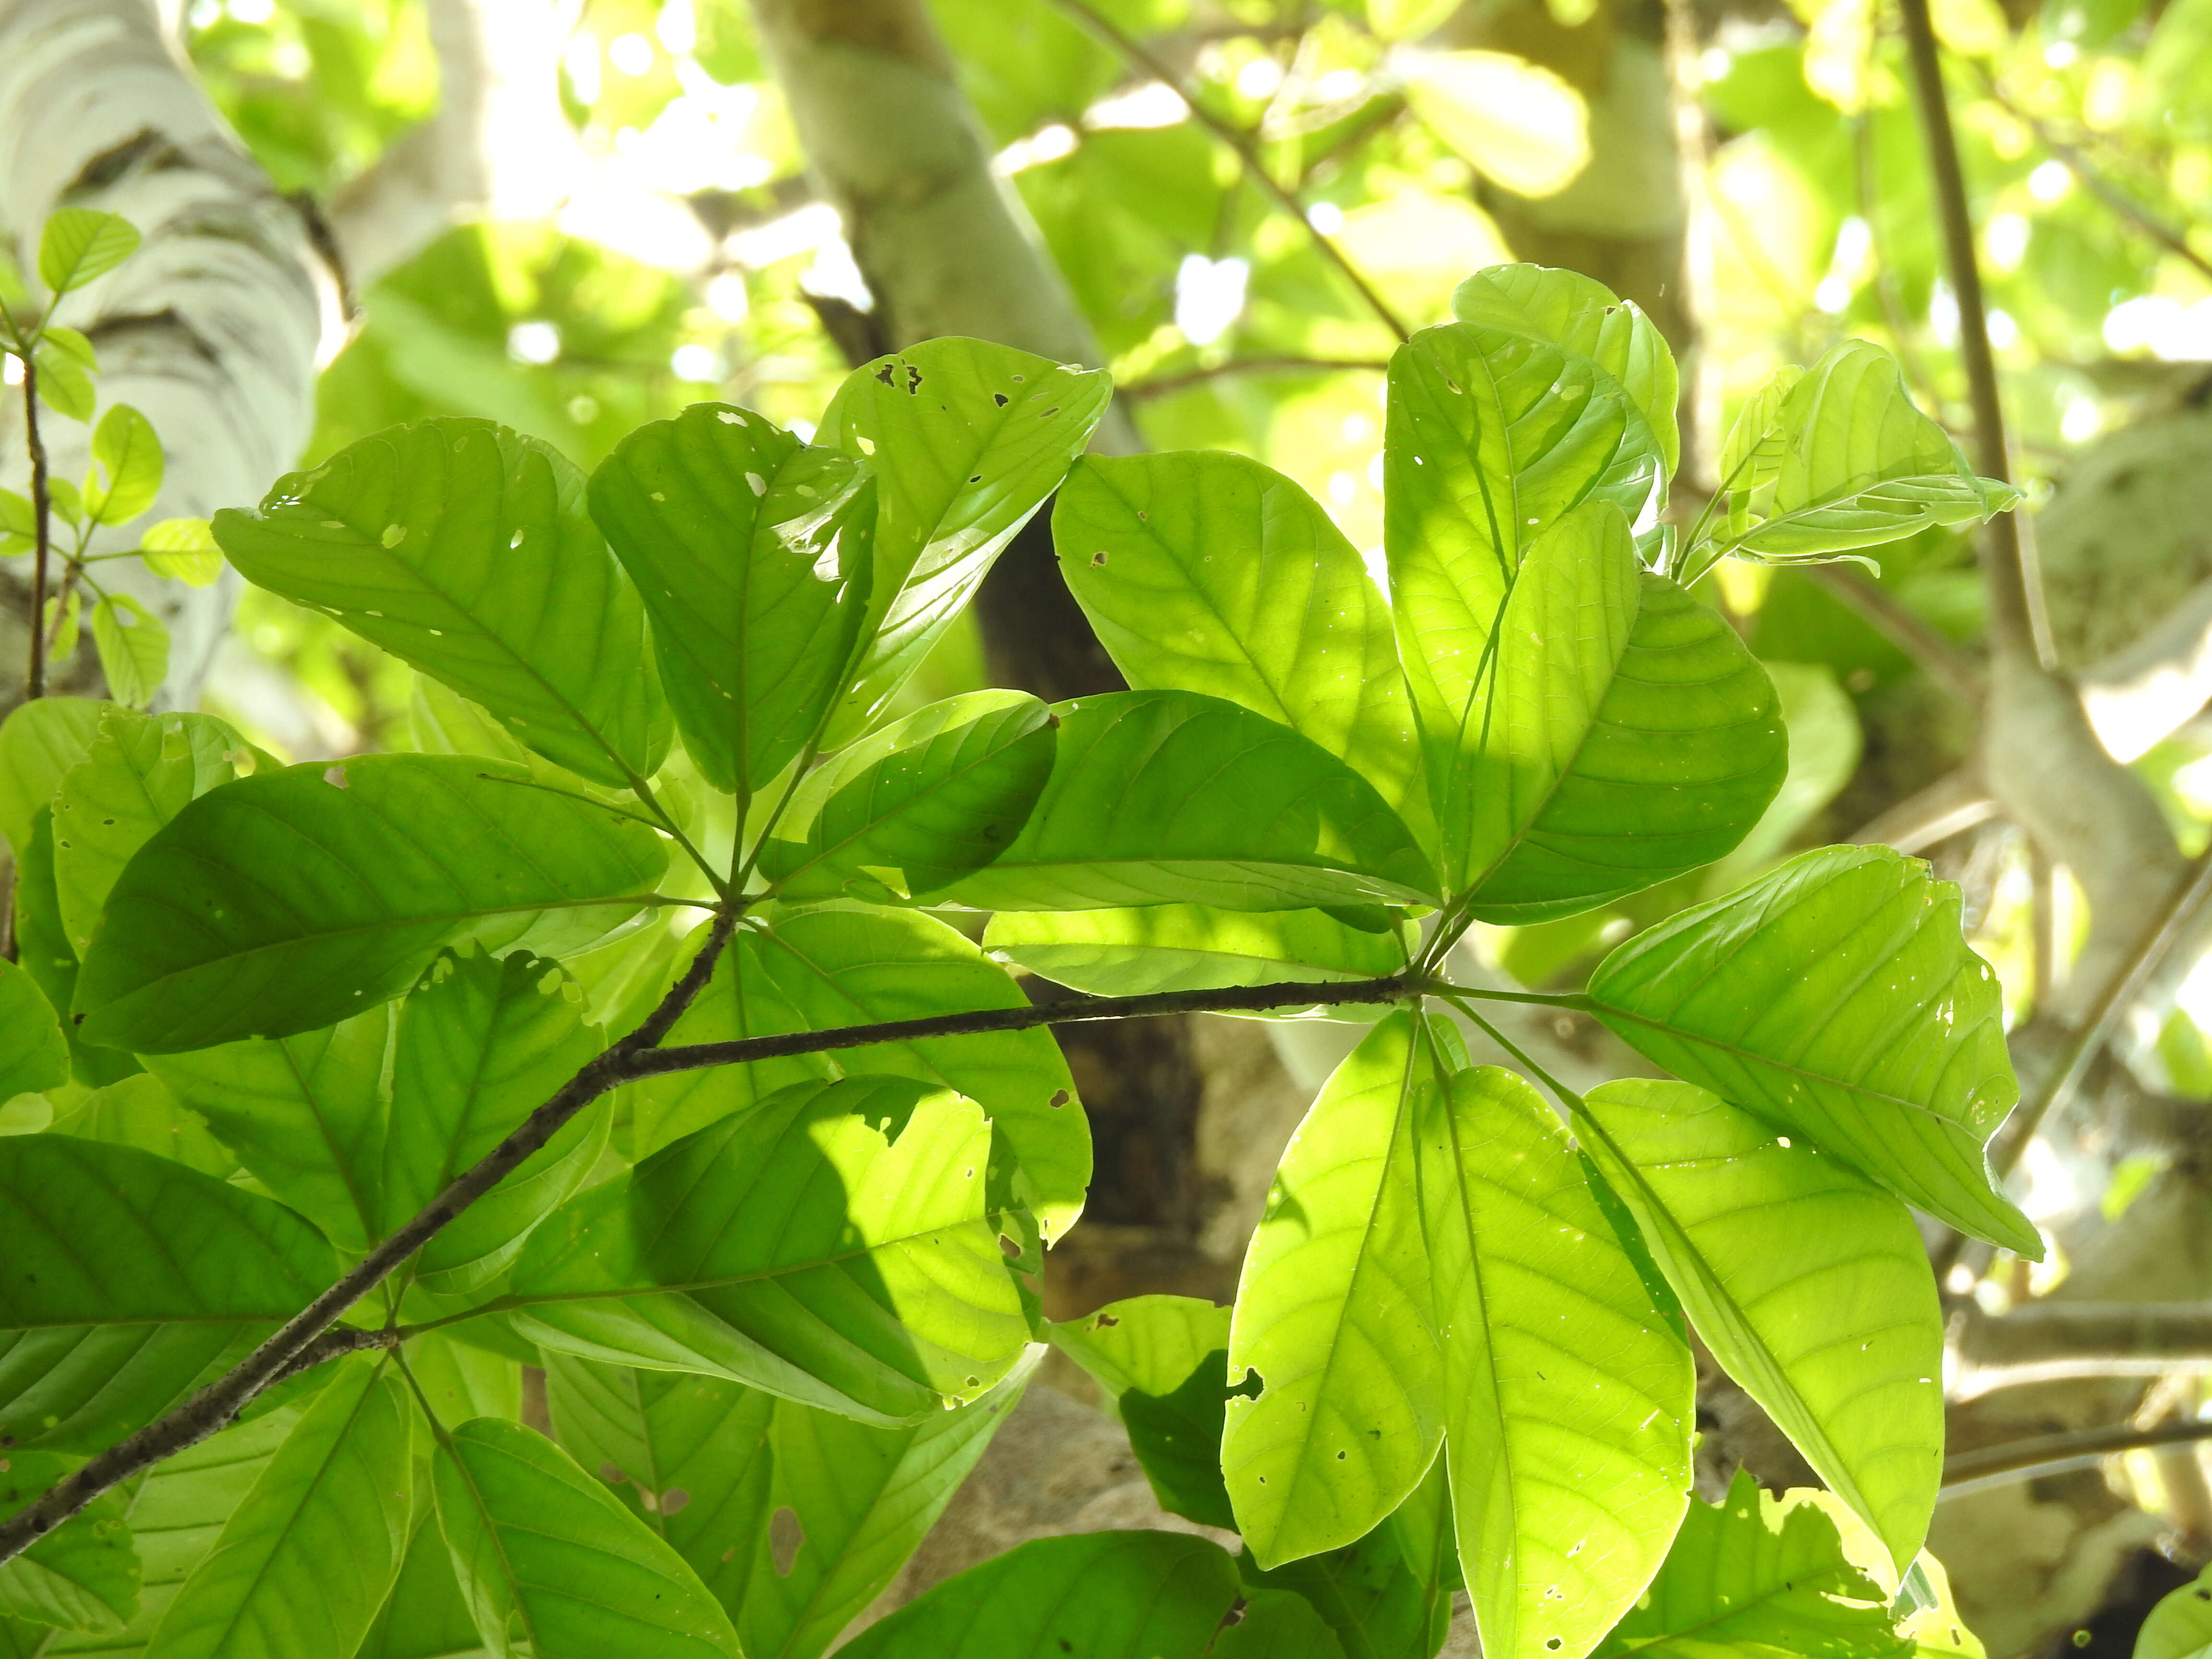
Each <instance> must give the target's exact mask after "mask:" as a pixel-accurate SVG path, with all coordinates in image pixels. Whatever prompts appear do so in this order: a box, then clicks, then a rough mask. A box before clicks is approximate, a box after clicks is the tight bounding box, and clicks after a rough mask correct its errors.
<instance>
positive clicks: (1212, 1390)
mask: <svg viewBox="0 0 2212 1659" xmlns="http://www.w3.org/2000/svg"><path fill="white" fill-rule="evenodd" d="M1047 1334H1048V1336H1049V1337H1050V1338H1051V1340H1052V1341H1053V1343H1054V1346H1057V1347H1058V1348H1060V1351H1061V1352H1064V1353H1066V1354H1067V1355H1068V1357H1069V1358H1073V1360H1074V1361H1075V1362H1076V1363H1077V1364H1079V1365H1081V1366H1082V1367H1083V1368H1084V1369H1085V1370H1086V1371H1089V1372H1090V1373H1091V1376H1093V1377H1094V1378H1095V1379H1097V1382H1098V1384H1099V1386H1100V1387H1102V1388H1103V1389H1105V1390H1106V1392H1107V1394H1108V1395H1109V1396H1110V1397H1111V1398H1112V1400H1113V1401H1114V1404H1115V1410H1117V1411H1118V1412H1119V1413H1121V1422H1122V1424H1123V1425H1124V1426H1125V1427H1127V1430H1128V1431H1129V1445H1130V1449H1132V1450H1133V1451H1134V1452H1135V1453H1136V1454H1137V1461H1138V1462H1139V1463H1140V1464H1142V1465H1143V1466H1144V1470H1145V1479H1146V1480H1148V1481H1149V1482H1150V1483H1151V1484H1152V1495H1153V1496H1154V1497H1155V1498H1158V1499H1159V1503H1160V1507H1161V1508H1162V1509H1164V1510H1167V1511H1168V1513H1170V1515H1180V1516H1182V1517H1183V1518H1184V1519H1186V1520H1189V1521H1196V1522H1200V1524H1201V1525H1204V1526H1209V1527H1222V1528H1231V1529H1234V1528H1235V1527H1236V1525H1237V1518H1236V1516H1235V1514H1234V1513H1233V1512H1232V1511H1231V1509H1230V1505H1229V1492H1228V1489H1227V1487H1226V1486H1225V1485H1224V1484H1223V1481H1222V1475H1221V1437H1222V1431H1223V1428H1224V1426H1225V1423H1226V1420H1227V1407H1228V1399H1229V1310H1228V1309H1226V1308H1222V1307H1216V1306H1215V1305H1214V1304H1212V1303H1211V1302H1200V1301H1197V1300H1194V1298H1192V1297H1184V1296H1139V1297H1129V1298H1127V1300H1124V1301H1121V1302H1109V1304H1106V1306H1104V1307H1103V1308H1101V1309H1099V1310H1097V1312H1096V1313H1093V1314H1091V1315H1090V1316H1088V1317H1086V1318H1084V1319H1080V1320H1071V1321H1069V1322H1066V1324H1064V1325H1053V1326H1048V1327H1047Z"/></svg>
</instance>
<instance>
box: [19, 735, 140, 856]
mask: <svg viewBox="0 0 2212 1659" xmlns="http://www.w3.org/2000/svg"><path fill="white" fill-rule="evenodd" d="M114 707H115V705H114V704H113V703H112V702H94V700H93V699H91V698H89V697H40V698H39V699H38V700H37V701H36V702H27V703H22V704H20V705H18V706H17V707H16V708H15V710H14V712H12V713H11V714H9V716H8V718H7V720H5V721H4V722H0V835H4V836H7V837H8V844H9V846H10V847H11V848H14V849H15V856H16V857H17V858H19V859H20V858H21V857H22V856H23V854H24V853H25V852H26V850H27V849H28V848H29V846H30V844H31V820H32V819H33V817H37V815H38V812H39V810H40V808H41V807H43V806H46V805H50V804H51V803H52V800H53V798H54V791H55V790H57V789H58V788H60V787H61V781H62V775H63V774H64V773H65V772H67V771H68V770H69V769H70V768H71V767H72V766H75V765H76V763H78V762H79V761H81V760H82V759H83V758H84V757H85V751H86V750H88V749H89V748H90V747H91V746H92V741H93V739H94V738H96V737H97V736H99V735H100V716H101V715H103V714H106V712H107V711H108V710H109V709H111V708H114Z"/></svg>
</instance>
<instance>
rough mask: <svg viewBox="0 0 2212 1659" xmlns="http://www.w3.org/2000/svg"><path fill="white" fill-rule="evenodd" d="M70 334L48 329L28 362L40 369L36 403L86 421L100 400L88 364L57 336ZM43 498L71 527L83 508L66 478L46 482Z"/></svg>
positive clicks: (69, 416)
mask: <svg viewBox="0 0 2212 1659" xmlns="http://www.w3.org/2000/svg"><path fill="white" fill-rule="evenodd" d="M66 332H71V331H65V330H62V329H48V330H47V331H46V336H45V337H44V338H42V339H41V340H40V342H39V343H38V344H37V345H36V346H34V347H33V348H32V351H31V361H32V362H33V363H34V364H36V365H37V366H38V370H39V401H40V403H42V404H46V407H47V408H48V409H51V410H53V411H54V413H55V414H57V415H63V416H67V417H68V418H69V419H70V420H72V421H85V422H89V421H90V420H91V419H92V411H93V410H95V409H97V408H98V407H99V406H100V398H99V395H98V394H97V393H96V392H94V391H93V389H92V376H91V374H89V373H88V372H87V371H88V368H90V365H88V364H86V363H83V362H80V361H79V360H78V357H77V355H76V353H75V352H73V351H72V350H70V348H69V347H68V346H67V345H64V343H62V341H61V339H60V338H58V336H61V335H63V334H64V333H66ZM79 338H82V336H79ZM46 495H47V500H48V502H49V504H50V505H51V506H52V508H53V510H54V511H55V512H56V513H59V514H60V515H61V516H62V517H63V518H64V519H65V520H68V521H69V522H70V524H76V523H77V522H78V521H79V520H80V518H81V516H82V505H81V503H80V501H79V500H78V496H77V492H76V485H75V484H73V483H70V481H69V480H68V479H66V478H54V479H52V480H50V481H49V482H48V483H47V486H46Z"/></svg>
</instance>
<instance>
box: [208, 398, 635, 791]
mask: <svg viewBox="0 0 2212 1659" xmlns="http://www.w3.org/2000/svg"><path fill="white" fill-rule="evenodd" d="M215 537H216V541H217V542H219V543H220V544H222V550H223V551H224V552H225V553H227V554H228V555H229V556H230V562H232V563H233V564H234V565H236V566H237V567H238V568H239V569H240V571H242V572H243V573H244V574H245V575H246V580H249V581H252V582H255V583H257V584H258V585H259V586H263V587H266V588H270V589H271V590H273V591H274V592H278V593H282V594H283V596H284V597H285V598H287V599H295V600H297V601H298V602H299V603H301V604H302V605H312V606H313V607H315V608H316V609H318V610H321V611H328V612H330V613H331V615H333V616H336V617H337V618H338V619H339V620H340V621H342V622H343V623H345V625H346V626H347V627H349V628H350V629H353V630H354V631H355V632H356V633H357V634H359V635H362V637H363V638H365V639H368V640H370V641H374V642H375V643H376V644H378V645H380V646H382V647H384V648H385V649H386V650H387V651H389V652H391V653H392V654H393V655H394V656H397V657H400V658H403V659H405V660H406V661H408V662H410V663H412V664H414V665H416V667H417V668H420V669H421V670H422V671H423V672H425V673H427V674H432V675H435V676H436V677H437V678H439V679H441V680H443V681H444V682H445V683H446V684H448V685H450V686H452V687H453V690H456V691H459V693H461V695H462V696H466V697H471V698H473V699H474V700H475V701H477V702H480V703H482V704H483V706H484V707H485V708H489V709H490V710H491V711H492V713H493V714H496V715H498V716H499V718H500V719H501V720H502V721H503V722H504V723H505V724H506V725H507V726H509V727H510V728H512V729H513V732H514V735H515V736H516V737H518V738H520V739H521V740H522V741H523V743H525V744H527V745H528V746H529V747H531V748H532V749H534V750H537V751H538V753H539V754H541V755H544V757H546V758H547V759H549V760H552V761H557V762H559V763H561V764H562V765H563V766H566V767H568V768H569V769H571V770H573V771H574V772H577V773H580V774H581V775H583V776H585V777H586V778H589V779H591V780H592V781H593V782H594V783H601V784H608V785H612V786H615V787H623V786H626V785H629V784H632V783H634V782H635V781H637V780H638V779H640V778H641V777H649V776H651V775H652V774H653V772H654V771H656V770H658V769H659V765H660V761H661V757H662V756H663V755H664V754H665V753H666V751H667V748H668V712H667V709H666V708H665V704H664V703H663V702H662V699H661V696H660V690H659V680H658V678H656V676H655V675H654V674H653V671H652V666H651V653H650V651H649V648H648V646H647V639H646V628H645V612H644V608H643V606H642V605H641V604H640V603H639V601H638V596H637V590H636V589H635V588H634V587H633V586H630V583H629V578H628V577H626V576H625V575H624V574H623V572H622V570H621V568H619V567H618V566H617V564H616V563H615V562H614V560H613V558H612V557H611V556H609V554H608V552H607V550H606V546H605V543H604V542H602V541H601V539H600V538H599V530H598V528H597V527H596V526H593V524H592V520H591V515H590V514H589V513H587V512H586V510H585V506H584V479H583V476H582V474H580V473H579V472H578V471H576V469H575V467H574V465H571V464H570V463H569V462H568V460H566V459H563V458H562V456H561V455H560V454H559V453H557V452H556V451H555V450H553V449H552V448H550V447H548V446H547V445H545V444H543V443H540V442H539V441H538V440H536V439H534V438H526V437H523V436H521V435H519V434H516V433H513V432H509V431H507V429H506V428H503V427H499V426H495V425H494V424H493V423H492V422H489V421H478V420H460V419H454V418H440V419H437V420H430V421H422V422H417V423H416V424H415V425H413V426H410V427H394V428H391V429H389V430H387V431H384V432H380V433H377V434H375V435H374V436H371V437H367V438H363V439H362V440H361V441H359V442H357V443H355V444H353V445H351V446H349V447H347V448H345V449H343V450H341V451H339V452H338V453H337V454H336V455H334V456H332V457H331V459H329V460H327V461H325V462H324V463H323V464H322V465H320V466H318V467H316V468H315V469H313V471H308V472H295V473H291V474H289V475H288V476H286V477H283V478H280V479H278V480H277V481H276V484H275V486H274V487H273V488H272V489H270V492H269V495H268V497H267V499H266V500H264V501H263V502H262V504H261V506H260V508H259V509H258V511H257V512H253V513H240V512H234V511H230V510H228V509H226V510H225V511H223V512H222V513H217V514H216V518H215Z"/></svg>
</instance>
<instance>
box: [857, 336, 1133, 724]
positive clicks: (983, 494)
mask: <svg viewBox="0 0 2212 1659" xmlns="http://www.w3.org/2000/svg"><path fill="white" fill-rule="evenodd" d="M1112 395H1113V383H1112V381H1111V380H1109V378H1108V377H1107V376H1106V375H1104V374H1099V373H1097V371H1095V370H1089V369H1081V368H1068V367H1065V366H1063V365H1060V364H1058V363H1054V362H1048V360H1046V359H1044V358H1042V357H1033V356H1030V354H1029V353H1028V352H1025V351H1016V350H1014V349H1012V348H1011V347H1009V346H1003V345H997V344H994V343H991V342H989V341H987V340H971V339H962V338H957V337H953V338H944V339H935V340H925V341H922V342H921V343H919V344H917V345H915V346H913V347H911V348H909V349H907V350H905V351H902V352H895V353H893V354H892V355H891V356H887V357H878V359H876V361H875V362H872V363H865V364H863V365H862V366H861V367H860V368H856V369H854V371H853V372H852V373H851V374H849V375H848V376H846V378H845V383H844V384H843V385H842V386H840V387H839V388H838V390H837V395H836V397H834V398H831V399H830V400H829V408H828V409H826V410H823V414H822V427H821V430H820V432H819V433H818V434H817V436H818V437H819V439H820V441H822V442H823V443H824V444H829V445H835V446H836V447H839V448H841V449H843V450H845V451H847V452H848V453H852V454H854V455H858V456H861V457H863V458H865V459H866V461H867V462H868V464H869V465H870V466H871V467H872V468H873V469H874V471H875V473H876V477H877V489H878V505H877V511H878V518H877V525H876V538H875V573H874V576H873V579H872V581H871V584H870V591H869V595H868V617H869V626H868V629H867V633H868V635H869V641H868V645H867V648H866V656H865V658H864V659H863V660H862V663H861V669H860V678H859V681H858V684H856V685H855V687H854V691H853V693H852V695H851V696H849V697H848V699H847V700H846V702H845V705H844V708H843V711H842V714H841V715H840V722H839V723H840V726H841V727H842V732H841V733H840V735H839V738H838V740H839V741H842V739H843V738H848V737H851V736H853V735H855V734H856V733H858V732H860V730H861V729H862V728H863V727H864V726H866V724H868V723H869V722H870V721H872V720H874V719H875V718H876V717H877V716H878V715H879V714H881V713H882V712H883V709H884V706H885V704H886V703H887V702H889V701H890V696H891V695H892V694H893V693H894V692H896V690H898V688H899V687H900V686H901V685H902V684H905V682H906V679H907V678H908V676H909V675H910V674H912V673H913V672H914V671H915V669H916V668H918V667H919V666H921V659H923V658H924V657H925V656H927V654H928V653H929V648H930V647H931V646H932V645H933V644H934V643H935V642H936V641H937V640H938V638H939V635H942V634H943V633H944V631H945V629H946V628H947V627H949V626H951V622H952V619H953V618H954V617H957V615H959V613H960V611H961V610H962V609H963V607H964V606H965V605H967V603H968V601H969V599H971V598H972V597H973V596H974V594H975V590H976V588H977V587H978V586H981V583H982V580H983V577H984V575H985V574H987V572H988V571H989V569H990V568H991V565H992V563H993V562H994V560H996V559H997V558H998V556H999V554H1000V550H1002V549H1004V548H1005V546H1006V544H1007V543H1008V542H1009V541H1011V540H1012V539H1013V537H1014V533H1015V532H1017V531H1018V530H1019V529H1020V528H1021V527H1022V526H1023V525H1024V524H1026V523H1027V522H1028V521H1029V518H1030V514H1031V513H1035V512H1036V510H1037V508H1038V507H1040V506H1041V505H1042V503H1043V501H1044V499H1045V497H1046V496H1048V495H1050V494H1051V493H1052V491H1053V490H1054V488H1055V487H1056V486H1057V485H1058V484H1059V483H1060V478H1061V477H1063V476H1064V475H1065V474H1066V471H1067V468H1068V464H1069V463H1070V462H1071V461H1073V459H1075V458H1076V456H1078V455H1079V454H1080V453H1082V452H1083V447H1084V445H1085V443H1087V442H1089V441H1090V438H1091V428H1093V427H1095V426H1097V424H1098V421H1099V417H1100V416H1103V415H1104V414H1105V412H1106V404H1107V401H1108V399H1109V398H1110V397H1111V396H1112Z"/></svg>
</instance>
